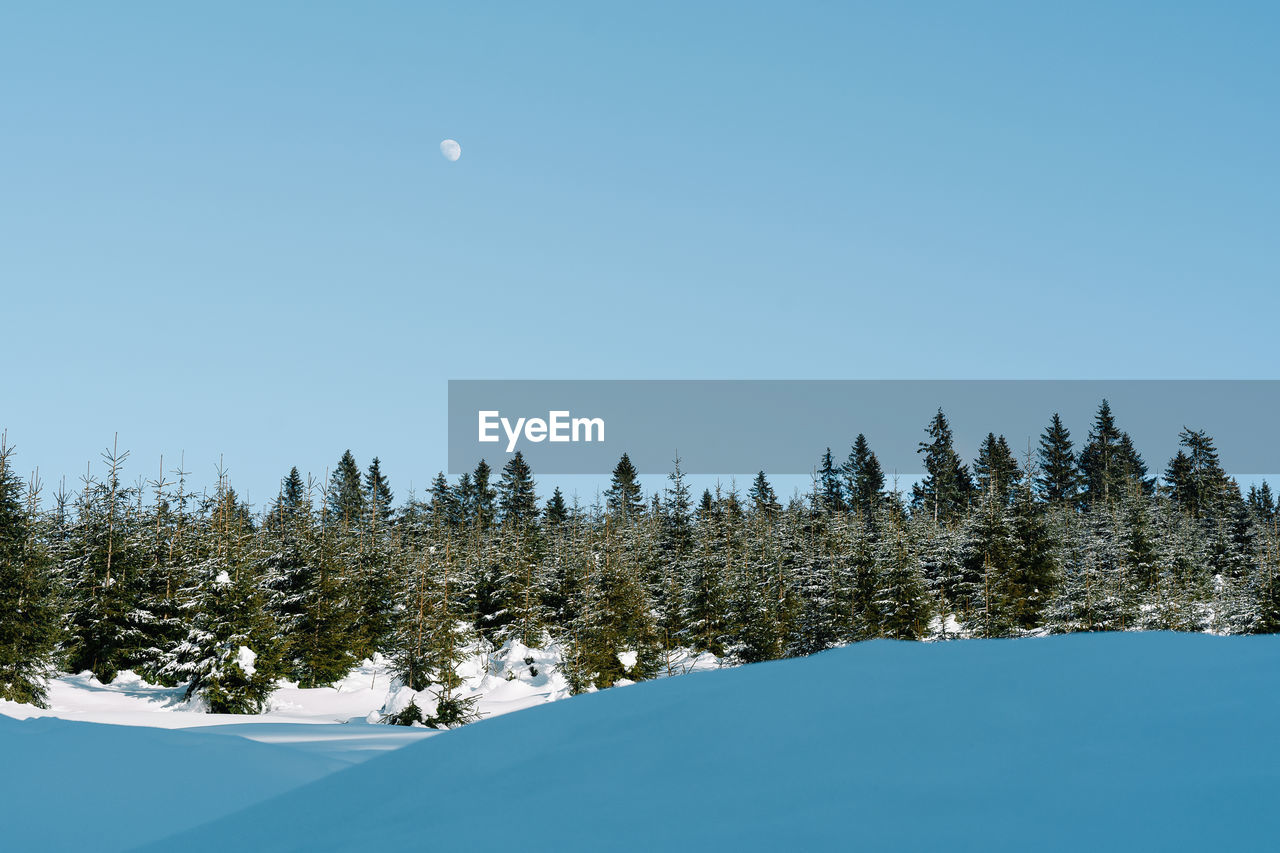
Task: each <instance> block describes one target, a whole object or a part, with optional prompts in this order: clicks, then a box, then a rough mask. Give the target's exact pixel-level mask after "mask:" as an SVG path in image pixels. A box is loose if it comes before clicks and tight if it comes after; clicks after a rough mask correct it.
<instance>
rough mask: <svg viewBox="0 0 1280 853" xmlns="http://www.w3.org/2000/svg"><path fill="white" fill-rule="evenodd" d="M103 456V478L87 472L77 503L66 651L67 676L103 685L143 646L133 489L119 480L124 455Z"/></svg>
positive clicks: (138, 538) (139, 554)
mask: <svg viewBox="0 0 1280 853" xmlns="http://www.w3.org/2000/svg"><path fill="white" fill-rule="evenodd" d="M102 456H103V461H104V463H105V464H106V468H107V470H106V477H105V479H104V480H101V481H99V480H97V479H95V478H93V477H92V476H91V474H89V473H86V474H85V477H84V481H83V486H82V488H81V491H80V494H79V496H78V498H77V508H76V509H77V518H76V522H75V539H76V546H75V547H76V551H77V556H78V559H77V560H76V564H75V565H74V566H73V567H72V570H71V572H70V573H69V574H70V577H69V578H68V580H69V581H70V582H71V586H72V588H71V590H70V593H71V598H72V603H71V607H70V612H69V615H68V631H67V637H66V645H65V648H66V660H67V666H68V668H69V669H70V670H71V671H73V672H81V671H84V670H89V671H90V672H92V673H93V674H94V676H95V677H96V678H97V679H98V680H99V681H101V682H102V683H104V684H106V683H109V682H111V681H112V680H114V679H115V677H116V675H117V674H118V673H119V672H120V671H121V670H122V669H127V668H129V667H130V666H133V665H134V663H135V662H136V661H137V659H138V657H139V654H140V652H141V650H142V649H144V648H145V647H146V646H145V637H144V636H143V635H142V633H141V632H140V631H139V628H138V620H137V615H138V609H139V604H140V602H141V600H142V598H143V594H144V590H143V588H142V583H141V581H142V579H143V578H142V573H141V571H140V566H141V565H144V564H145V554H144V553H143V552H142V551H141V550H140V548H139V545H140V543H141V542H142V541H143V537H142V536H140V535H139V533H138V530H137V525H138V522H139V519H138V517H137V514H136V513H135V512H134V506H133V498H134V489H133V488H132V487H130V486H126V485H125V484H124V483H123V482H122V480H121V475H122V473H123V470H124V463H125V461H126V460H127V459H128V456H129V454H128V452H127V451H121V450H120V449H119V445H118V444H115V443H113V445H112V447H110V448H108V449H107V450H105V451H103V454H102Z"/></svg>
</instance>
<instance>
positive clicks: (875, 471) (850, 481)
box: [842, 433, 884, 518]
mask: <svg viewBox="0 0 1280 853" xmlns="http://www.w3.org/2000/svg"><path fill="white" fill-rule="evenodd" d="M842 470H843V472H844V479H845V493H846V494H847V495H848V498H849V508H850V509H852V510H854V511H855V512H858V513H860V514H861V515H862V517H863V518H874V517H875V515H876V510H877V508H878V507H879V504H880V502H881V500H883V498H884V471H883V470H881V468H880V460H879V459H877V458H876V455H875V454H874V453H873V452H871V445H870V444H869V443H868V442H867V437H866V436H865V435H863V434H862V433H858V437H857V438H856V439H854V442H853V447H852V448H850V450H849V458H848V459H847V460H846V461H845V463H844V468H843V469H842Z"/></svg>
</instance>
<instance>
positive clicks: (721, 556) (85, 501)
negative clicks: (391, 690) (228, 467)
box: [0, 401, 1280, 726]
mask: <svg viewBox="0 0 1280 853" xmlns="http://www.w3.org/2000/svg"><path fill="white" fill-rule="evenodd" d="M919 451H920V454H921V457H922V460H923V469H924V471H925V472H926V474H925V476H923V477H922V478H921V479H919V480H917V481H916V482H914V483H913V485H912V486H911V488H910V490H909V491H903V492H899V491H897V490H896V489H895V488H894V487H893V484H889V483H886V478H885V474H884V472H883V471H882V470H881V466H880V464H879V462H878V460H877V459H876V455H875V453H874V451H873V450H872V448H871V447H870V446H869V443H868V441H867V440H866V438H865V437H864V436H862V435H858V436H857V437H856V439H855V440H854V441H853V443H852V446H851V448H850V450H849V452H848V454H847V456H844V457H843V458H841V456H838V455H836V454H833V452H832V451H831V450H830V449H827V450H826V452H825V453H823V454H821V456H820V458H819V461H818V464H817V466H816V467H815V470H814V475H813V483H812V488H811V489H810V490H809V491H808V492H807V493H806V494H803V495H802V494H797V495H795V496H794V497H792V498H790V499H788V500H787V501H786V502H785V503H784V502H783V501H782V500H780V499H779V496H778V495H777V494H775V491H774V489H773V487H772V486H771V484H770V482H769V479H768V477H767V475H766V474H765V473H764V472H760V473H759V474H758V475H757V476H756V477H755V479H754V480H753V481H752V482H751V484H750V487H749V488H748V489H747V490H746V492H745V493H739V491H738V490H737V489H736V488H734V487H732V486H731V487H727V488H726V487H724V486H719V487H717V488H715V489H711V490H706V491H703V492H702V494H701V495H695V494H693V493H692V491H691V489H690V487H689V485H688V479H687V477H686V475H685V474H684V473H683V472H682V471H681V469H680V464H679V460H675V462H674V463H673V466H672V470H671V472H670V475H669V476H668V478H667V480H666V482H665V485H664V487H663V488H662V489H660V490H658V491H656V492H654V493H652V494H645V492H644V490H643V488H642V486H641V484H640V482H639V477H638V474H637V471H636V468H635V467H634V466H633V465H632V463H631V461H630V459H628V457H627V456H626V455H623V456H622V458H621V459H620V461H619V462H618V464H617V467H616V468H615V469H614V471H613V473H612V479H611V482H610V485H609V488H608V489H607V490H606V491H605V492H604V493H603V495H602V496H601V497H600V498H599V499H597V500H596V501H595V502H594V503H592V504H591V505H587V506H584V505H581V504H580V503H579V502H577V501H574V502H570V501H567V500H566V499H565V497H564V495H562V494H561V492H560V490H559V489H556V490H555V491H554V492H553V493H552V494H551V495H550V496H549V498H547V499H546V500H545V501H543V500H542V499H541V498H540V497H539V495H538V491H537V488H536V484H535V481H534V474H533V472H532V471H531V470H530V467H529V465H528V464H527V463H526V461H525V459H524V457H523V456H522V455H521V454H520V453H516V454H514V455H513V456H511V457H510V458H509V460H508V461H507V462H506V463H505V464H504V465H503V466H502V468H501V470H499V471H496V472H495V471H493V470H492V469H491V468H490V467H489V465H488V464H486V463H485V462H484V461H481V462H480V463H479V464H478V465H477V466H476V468H475V470H474V471H473V472H470V473H467V474H463V475H462V476H461V477H459V478H458V479H457V480H456V481H454V482H450V481H449V480H448V479H447V478H446V477H445V475H444V474H439V475H437V476H436V477H435V479H434V481H433V482H432V485H431V487H430V489H429V490H428V492H427V493H426V494H424V495H422V496H417V495H410V496H408V497H407V499H405V500H403V501H402V502H400V503H396V501H395V496H394V493H393V491H392V488H391V484H390V482H389V479H388V475H387V474H386V473H385V472H384V471H383V470H382V467H381V464H380V462H379V460H378V459H377V458H374V459H373V460H372V461H371V462H370V463H369V465H368V466H367V467H365V468H364V469H363V470H362V469H361V467H360V466H359V464H358V463H357V461H356V460H355V458H354V457H353V456H352V454H351V453H350V452H349V451H348V452H346V453H344V454H343V455H342V457H341V459H340V460H339V462H338V463H337V466H336V467H335V468H334V469H333V471H332V473H331V474H329V475H327V477H326V478H325V479H324V480H323V481H317V480H316V479H314V478H311V477H308V478H305V479H304V477H303V476H302V475H301V474H300V473H299V471H298V469H297V468H296V467H295V468H293V469H292V470H289V471H288V473H287V474H286V475H285V476H284V477H283V479H282V480H281V484H280V488H279V493H278V495H277V497H276V498H275V499H274V500H273V501H271V502H270V503H269V505H267V506H264V507H261V508H260V509H257V510H255V509H254V508H252V507H250V506H248V505H247V504H246V503H245V502H244V501H243V500H241V498H240V497H239V496H238V495H237V494H236V491H235V489H234V488H233V487H232V486H231V484H230V483H229V482H228V478H227V477H226V476H225V475H223V474H220V475H219V477H218V481H217V484H216V486H214V487H213V488H212V490H203V491H200V492H195V491H194V490H192V489H191V488H189V486H188V478H189V476H190V475H189V474H187V473H186V472H183V471H181V470H176V471H173V472H167V473H160V474H159V475H158V476H157V477H156V478H155V479H145V478H139V479H137V480H134V481H128V480H126V473H125V464H126V462H127V460H128V454H127V453H126V452H123V451H120V450H118V449H117V448H116V447H114V446H113V447H112V448H110V449H109V450H107V451H106V452H104V454H103V460H102V464H101V466H100V468H99V472H100V473H98V474H92V473H90V474H86V475H85V476H84V478H83V479H82V481H81V482H80V483H79V485H78V488H75V489H74V490H68V489H67V488H66V486H65V485H64V486H61V487H59V488H58V489H57V490H56V492H53V493H49V494H46V490H45V486H44V485H43V484H42V483H41V482H40V481H39V479H38V478H37V477H35V476H24V475H22V474H20V473H19V472H18V469H17V467H16V465H17V456H16V454H15V452H14V450H13V447H12V446H10V444H9V443H8V440H7V438H6V440H5V441H4V442H2V443H0V698H4V699H9V700H13V701H18V702H27V703H33V704H36V705H40V704H42V703H43V702H44V701H45V699H46V685H47V682H48V680H49V679H50V678H51V677H52V676H54V675H55V674H56V673H58V672H82V671H85V670H88V671H91V672H92V673H93V674H94V676H95V677H97V678H98V679H99V680H100V681H101V682H103V683H108V682H110V681H111V680H112V679H113V678H115V677H116V675H117V674H118V673H120V672H123V671H125V670H132V671H134V672H137V673H139V674H140V675H142V676H143V677H144V678H146V679H147V680H148V681H151V682H153V683H158V684H165V685H170V686H181V685H187V695H188V696H191V697H199V698H200V699H202V700H203V702H204V704H205V707H207V709H208V710H209V711H211V712H221V713H257V712H259V711H261V710H262V709H263V708H264V706H265V704H266V701H267V699H268V697H269V696H270V693H271V691H272V689H273V687H274V685H275V684H276V683H277V682H278V681H279V680H280V679H286V680H289V681H296V682H297V683H299V684H300V685H302V686H319V685H326V684H329V683H332V682H334V681H335V680H337V679H339V678H341V677H342V676H343V675H345V674H346V673H347V672H348V671H349V670H350V669H351V668H352V667H353V666H355V665H356V664H357V663H358V662H360V661H361V660H363V659H365V658H368V657H370V656H372V655H373V654H374V653H380V654H381V655H383V656H384V657H385V658H386V659H388V660H389V661H391V662H392V665H393V668H394V673H395V675H396V677H398V678H399V679H400V680H401V683H402V684H404V685H406V686H408V687H410V688H411V689H413V690H422V691H430V694H431V695H432V696H433V698H434V699H435V703H434V708H435V710H434V711H433V712H432V713H431V714H430V715H424V714H423V712H422V711H421V710H420V709H418V708H417V706H416V705H413V706H411V713H410V716H409V717H408V718H405V716H404V715H403V714H402V715H400V716H399V717H398V718H396V719H392V720H389V721H390V722H400V723H406V722H424V723H427V724H429V725H435V726H450V725H455V724H459V723H463V722H466V721H468V720H469V719H472V718H473V717H474V709H473V708H472V707H471V706H470V705H469V704H468V701H466V700H463V699H461V698H459V697H458V695H457V692H456V691H457V689H458V687H459V685H460V683H461V680H460V678H459V675H458V666H459V664H460V662H461V661H462V660H463V659H464V658H465V656H466V655H467V654H469V653H470V652H469V650H471V649H474V648H475V647H476V644H485V643H487V644H492V646H494V647H496V646H497V645H499V644H501V643H503V642H505V641H506V640H509V639H516V640H519V641H520V642H521V643H523V644H525V645H527V646H529V647H532V648H537V647H541V646H545V645H546V644H548V643H551V642H555V643H557V644H558V645H559V647H560V648H562V649H563V650H564V651H563V654H562V656H561V659H560V662H559V667H560V668H561V670H562V671H563V673H564V675H565V677H566V678H567V680H568V681H569V683H570V684H571V685H572V687H573V689H574V690H575V691H585V690H591V689H596V688H605V687H609V686H611V685H613V684H615V683H618V682H620V681H623V680H624V679H625V680H628V681H638V680H642V679H646V678H651V677H654V676H655V675H657V674H659V673H660V672H662V670H663V667H664V665H665V663H666V661H668V660H669V656H670V654H671V653H672V652H673V650H676V649H685V650H695V651H699V652H710V653H712V654H714V655H716V656H718V657H720V658H721V659H722V660H723V661H724V662H725V663H726V664H736V663H749V662H754V661H764V660H770V659H775V658H784V657H791V656H798V655H807V654H811V653H813V652H817V651H821V650H823V649H827V648H830V647H833V646H837V645H840V644H845V643H851V642H857V641H860V640H866V639H872V638H894V639H900V640H942V639H953V638H956V639H958V638H990V637H1019V636H1028V635H1036V634H1046V633H1066V632H1074V631H1129V630H1175V631H1197V632H1212V633H1222V634H1240V633H1270V632H1276V631H1280V582H1278V581H1277V569H1278V568H1280V547H1278V546H1280V537H1278V536H1277V506H1276V501H1275V498H1274V497H1273V495H1272V493H1271V490H1270V487H1269V485H1268V484H1266V483H1263V484H1262V485H1261V486H1256V485H1255V486H1251V487H1250V488H1249V490H1248V492H1247V494H1246V493H1242V490H1241V488H1240V487H1239V485H1238V484H1237V482H1236V481H1235V480H1234V479H1232V478H1231V477H1230V476H1229V475H1228V474H1227V473H1226V472H1225V471H1224V470H1223V468H1222V466H1221V463H1220V461H1219V457H1218V451H1217V449H1216V447H1215V445H1214V441H1213V439H1212V437H1211V436H1209V435H1207V434H1205V433H1204V432H1200V431H1194V430H1188V429H1183V430H1182V432H1181V449H1180V450H1179V452H1178V453H1177V455H1176V456H1175V457H1174V458H1173V459H1171V460H1169V461H1168V462H1167V464H1166V466H1165V468H1164V470H1163V471H1162V472H1158V473H1157V472H1152V471H1150V470H1149V469H1148V465H1147V463H1146V462H1145V461H1144V460H1143V458H1142V456H1141V454H1140V453H1139V452H1138V451H1137V449H1136V447H1135V445H1134V443H1133V441H1132V439H1131V438H1130V436H1129V435H1128V434H1127V433H1125V432H1124V431H1123V430H1122V429H1121V428H1120V426H1119V425H1118V423H1117V418H1116V415H1115V414H1114V413H1113V412H1112V410H1111V408H1110V406H1109V405H1108V403H1107V402H1106V401H1103V402H1102V404H1101V405H1100V406H1099V408H1098V410H1097V412H1096V415H1095V417H1094V419H1093V423H1092V428H1091V429H1090V431H1089V433H1088V436H1087V437H1086V438H1085V439H1084V440H1083V441H1082V442H1080V446H1079V448H1078V449H1077V447H1076V444H1075V442H1073V440H1072V437H1071V435H1070V433H1069V431H1068V430H1067V429H1066V428H1065V427H1064V425H1063V422H1062V419H1061V418H1060V417H1059V416H1058V415H1054V416H1053V417H1052V418H1051V420H1050V422H1049V424H1048V426H1047V427H1046V429H1045V430H1044V432H1043V434H1042V435H1041V436H1040V439H1039V444H1038V448H1036V449H1035V451H1034V452H1032V451H1031V450H1028V452H1027V453H1026V454H1024V456H1023V458H1018V456H1017V455H1016V454H1015V453H1014V452H1013V450H1012V449H1011V448H1010V446H1009V444H1008V442H1007V441H1006V440H1005V438H1004V437H1002V436H997V435H995V434H990V435H988V436H987V437H986V439H985V441H983V442H982V444H981V446H980V447H979V448H977V455H976V457H974V458H973V461H972V464H970V463H967V462H966V461H965V460H964V457H962V456H961V454H960V452H959V451H958V450H957V449H956V448H955V447H954V442H953V439H952V432H951V427H950V424H949V423H948V421H947V418H946V416H945V415H944V413H943V412H942V411H939V412H938V413H937V414H936V416H934V418H933V419H932V421H931V422H930V423H929V424H928V425H927V428H926V430H925V433H924V440H922V441H921V442H920V448H919ZM162 468H163V466H162Z"/></svg>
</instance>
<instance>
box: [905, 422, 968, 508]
mask: <svg viewBox="0 0 1280 853" xmlns="http://www.w3.org/2000/svg"><path fill="white" fill-rule="evenodd" d="M927 431H928V433H929V437H930V439H932V440H931V441H929V442H923V441H922V442H920V448H919V450H918V452H919V453H922V454H924V458H925V462H924V467H925V471H926V476H925V478H924V479H923V480H922V481H921V482H919V483H917V484H916V485H915V486H913V487H912V490H911V505H912V508H913V509H915V510H917V511H922V512H925V513H928V514H929V515H930V516H932V517H933V519H934V520H935V521H941V522H950V521H954V520H956V519H958V518H960V517H961V516H962V515H963V514H964V512H965V510H966V509H967V508H968V506H969V503H970V501H971V500H972V499H973V496H974V487H973V481H972V480H971V479H970V478H969V468H968V466H967V465H965V464H964V463H963V462H961V461H960V456H959V455H958V454H957V453H956V451H955V448H954V447H953V446H952V441H951V425H950V424H949V423H947V418H946V415H944V414H943V413H942V410H941V409H939V410H938V413H937V414H936V415H934V418H933V420H932V421H931V422H930V424H929V428H928V430H927Z"/></svg>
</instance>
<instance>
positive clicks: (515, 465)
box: [497, 451, 549, 648]
mask: <svg viewBox="0 0 1280 853" xmlns="http://www.w3.org/2000/svg"><path fill="white" fill-rule="evenodd" d="M497 492H498V525H499V526H498V531H497V537H498V540H499V543H500V544H499V547H498V552H499V555H500V557H499V564H498V565H499V576H498V598H499V600H500V601H501V604H502V610H503V611H504V612H505V619H504V621H505V623H506V624H505V627H504V629H503V630H502V632H501V639H513V640H517V641H518V642H520V643H523V644H524V645H526V646H528V647H530V648H538V647H540V646H541V645H542V644H543V641H544V635H545V632H546V627H547V619H548V615H547V609H546V600H547V597H548V594H549V590H548V588H547V580H546V577H545V576H544V574H543V572H542V568H543V562H542V551H543V545H544V543H543V537H542V531H541V529H540V528H539V526H538V496H537V493H536V487H535V484H534V480H533V472H532V471H531V470H530V468H529V464H528V463H527V462H525V459H524V454H523V453H521V452H520V451H516V453H515V455H514V456H512V457H511V459H509V460H508V461H507V463H506V465H504V466H503V467H502V478H501V480H499V482H498V489H497Z"/></svg>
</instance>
